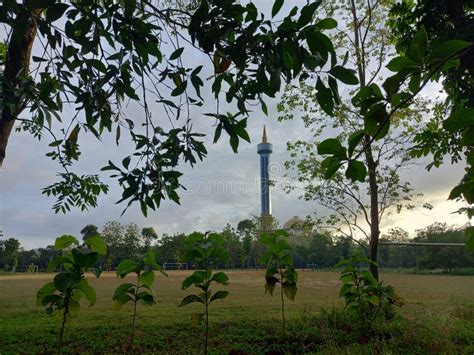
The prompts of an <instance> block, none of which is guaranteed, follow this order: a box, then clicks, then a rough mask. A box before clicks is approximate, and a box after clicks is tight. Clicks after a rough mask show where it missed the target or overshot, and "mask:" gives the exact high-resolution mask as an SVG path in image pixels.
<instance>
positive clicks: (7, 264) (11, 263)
mask: <svg viewBox="0 0 474 355" xmlns="http://www.w3.org/2000/svg"><path fill="white" fill-rule="evenodd" d="M19 251H20V241H19V240H18V239H15V238H8V239H6V240H1V241H0V257H1V261H2V264H3V268H4V269H5V271H8V270H7V269H11V270H13V271H15V269H16V267H17V266H18V253H19Z"/></svg>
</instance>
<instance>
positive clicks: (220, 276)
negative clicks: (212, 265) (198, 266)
mask: <svg viewBox="0 0 474 355" xmlns="http://www.w3.org/2000/svg"><path fill="white" fill-rule="evenodd" d="M211 281H215V282H217V283H219V284H221V285H227V284H228V283H229V278H228V277H227V275H226V274H225V273H223V272H216V273H215V274H214V275H212V278H211Z"/></svg>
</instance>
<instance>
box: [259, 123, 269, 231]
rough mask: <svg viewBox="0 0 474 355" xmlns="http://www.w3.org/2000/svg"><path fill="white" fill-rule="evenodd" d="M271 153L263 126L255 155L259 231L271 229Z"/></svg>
mask: <svg viewBox="0 0 474 355" xmlns="http://www.w3.org/2000/svg"><path fill="white" fill-rule="evenodd" d="M272 152H273V145H272V144H271V143H268V139H267V130H266V127H265V126H263V137H262V143H260V144H259V145H257V153H258V154H259V155H260V197H261V218H260V229H261V230H262V231H270V230H271V229H272V224H273V223H272V222H273V218H272V200H271V193H270V172H269V164H270V154H272Z"/></svg>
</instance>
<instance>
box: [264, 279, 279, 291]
mask: <svg viewBox="0 0 474 355" xmlns="http://www.w3.org/2000/svg"><path fill="white" fill-rule="evenodd" d="M278 282H280V280H278V279H277V278H276V277H273V276H271V277H265V293H267V292H268V293H269V294H270V295H273V291H274V290H275V285H276V284H277V283H278Z"/></svg>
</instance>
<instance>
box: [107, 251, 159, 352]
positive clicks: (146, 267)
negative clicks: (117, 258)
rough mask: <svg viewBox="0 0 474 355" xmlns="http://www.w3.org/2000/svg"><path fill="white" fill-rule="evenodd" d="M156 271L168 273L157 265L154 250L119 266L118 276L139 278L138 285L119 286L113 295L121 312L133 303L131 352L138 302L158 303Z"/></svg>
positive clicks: (116, 306) (146, 303)
mask: <svg viewBox="0 0 474 355" xmlns="http://www.w3.org/2000/svg"><path fill="white" fill-rule="evenodd" d="M155 270H158V271H160V272H161V273H162V274H163V275H165V276H167V275H166V273H165V272H164V271H163V270H162V269H161V267H160V265H158V264H157V263H156V256H155V252H154V251H153V250H149V251H148V252H147V253H146V254H145V255H143V256H142V257H140V258H139V259H137V260H131V259H126V260H123V261H122V262H121V263H120V264H119V265H118V266H117V276H119V277H120V278H122V279H123V278H124V277H125V276H127V275H128V274H130V273H134V274H135V275H136V277H137V279H136V283H124V284H121V285H120V286H118V287H117V288H116V290H115V293H114V295H113V297H112V298H113V300H114V307H115V309H117V310H119V309H120V308H122V306H123V305H124V304H126V303H128V302H132V303H133V318H132V332H131V335H130V345H129V350H131V349H132V347H133V340H134V337H135V327H136V320H137V304H138V302H140V303H143V304H145V305H149V306H152V305H154V304H155V303H156V295H155V292H154V291H153V289H152V288H151V285H152V284H153V282H154V281H155Z"/></svg>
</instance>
